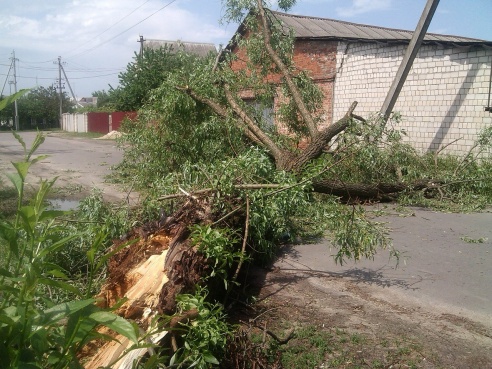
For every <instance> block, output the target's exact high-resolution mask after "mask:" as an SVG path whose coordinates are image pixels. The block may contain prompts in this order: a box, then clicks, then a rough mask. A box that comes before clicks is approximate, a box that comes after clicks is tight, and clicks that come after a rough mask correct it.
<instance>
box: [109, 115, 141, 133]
mask: <svg viewBox="0 0 492 369" xmlns="http://www.w3.org/2000/svg"><path fill="white" fill-rule="evenodd" d="M125 118H128V119H130V120H134V119H136V118H137V113H136V112H134V111H115V112H113V113H111V130H112V131H119V130H120V126H121V122H122V121H123V120H124V119H125Z"/></svg>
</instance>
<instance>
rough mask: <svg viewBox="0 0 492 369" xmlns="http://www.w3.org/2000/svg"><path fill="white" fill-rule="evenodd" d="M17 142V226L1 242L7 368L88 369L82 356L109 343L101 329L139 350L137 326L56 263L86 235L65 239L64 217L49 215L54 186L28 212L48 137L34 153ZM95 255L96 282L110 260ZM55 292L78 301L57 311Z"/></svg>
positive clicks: (1, 348) (2, 232) (5, 224)
mask: <svg viewBox="0 0 492 369" xmlns="http://www.w3.org/2000/svg"><path fill="white" fill-rule="evenodd" d="M14 135H15V137H16V138H17V140H18V141H19V143H20V144H21V145H22V146H23V148H24V159H23V160H22V161H19V162H14V163H13V166H14V168H15V169H16V173H13V174H8V177H9V179H10V180H11V182H12V183H13V185H14V187H15V190H16V192H17V196H18V206H17V212H16V217H15V221H14V222H11V221H8V220H3V219H2V220H0V240H1V241H2V242H3V243H5V244H6V245H7V256H6V258H5V259H4V260H0V263H1V264H0V292H1V295H0V296H1V298H0V337H1V339H0V357H1V358H2V359H1V362H0V367H1V368H18V367H19V368H20V367H23V368H28V367H29V368H68V367H70V368H81V364H80V363H79V361H78V358H77V353H78V352H79V351H80V349H81V348H82V347H84V346H85V345H86V344H87V343H88V342H90V341H92V340H95V339H101V338H102V339H106V340H107V339H110V338H109V337H107V336H102V335H101V334H99V333H98V332H97V331H96V328H97V327H98V326H99V325H105V326H107V327H108V328H110V329H112V330H114V331H116V332H118V333H120V334H121V335H123V336H125V337H127V338H128V339H130V340H131V341H133V342H134V343H135V344H137V343H138V336H137V333H138V328H137V327H136V326H134V325H133V324H131V323H130V322H128V321H126V320H124V319H123V318H121V317H119V316H117V315H115V314H113V313H112V312H111V311H109V310H103V309H100V308H98V307H97V306H96V305H95V300H94V299H92V298H89V295H90V294H89V293H86V294H84V293H83V291H82V290H80V289H79V288H76V287H75V286H74V285H72V284H71V283H70V281H69V280H68V277H67V275H66V273H65V270H64V269H63V268H62V267H60V266H59V265H57V264H55V263H53V262H50V260H49V257H50V255H52V254H53V253H56V252H57V251H58V250H60V249H62V248H64V247H65V246H66V244H67V243H69V242H71V241H73V240H75V239H77V238H78V236H79V235H78V234H77V233H72V234H70V235H68V236H63V232H61V231H60V230H61V229H62V228H63V226H61V225H60V224H59V223H58V222H57V219H58V218H59V217H60V216H62V215H65V212H63V211H57V210H50V209H48V208H47V205H46V196H47V195H48V193H49V190H50V189H51V188H52V186H53V184H54V182H55V179H54V180H43V181H41V183H40V186H39V189H38V191H37V193H35V195H34V197H33V199H32V200H31V201H30V203H29V204H28V205H24V202H23V197H24V187H25V179H26V175H27V173H28V170H29V167H30V166H31V165H32V164H35V163H36V162H37V161H39V160H41V159H43V156H38V157H33V154H34V153H35V151H36V149H37V148H38V147H39V146H40V145H41V144H42V142H43V141H44V137H43V136H42V135H41V134H38V135H37V136H36V138H35V140H34V142H33V144H32V146H31V148H30V149H28V148H27V147H26V145H25V143H24V141H23V140H22V138H21V137H20V136H19V135H17V134H16V133H15V132H14ZM102 238H103V237H101V238H100V239H102ZM99 247H100V242H95V243H94V244H93V245H92V247H91V250H97V249H98V248H99ZM95 254H96V252H95V251H94V252H92V253H90V252H89V253H88V256H89V258H90V266H91V268H90V274H91V275H94V274H95V273H97V271H98V269H100V268H101V267H102V264H103V262H104V258H102V259H101V260H99V261H98V260H96V259H95V258H94V255H95ZM89 283H92V281H91V279H89ZM53 289H54V290H59V291H66V293H68V294H70V295H71V296H75V297H76V298H75V299H74V300H73V301H71V302H66V301H64V302H60V303H54V302H53V299H52V298H51V297H52V296H51V291H52V290H53ZM90 290H91V288H90V287H89V288H87V291H90ZM46 291H48V293H46Z"/></svg>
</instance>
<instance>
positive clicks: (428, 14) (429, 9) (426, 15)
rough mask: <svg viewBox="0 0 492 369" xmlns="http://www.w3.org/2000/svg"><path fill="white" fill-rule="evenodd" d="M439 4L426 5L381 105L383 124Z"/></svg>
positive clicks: (429, 0)
mask: <svg viewBox="0 0 492 369" xmlns="http://www.w3.org/2000/svg"><path fill="white" fill-rule="evenodd" d="M437 5H439V0H427V4H426V5H425V8H424V11H423V12H422V15H421V16H420V20H419V23H418V24H417V28H416V29H415V32H414V33H413V36H412V39H411V40H410V43H409V45H408V48H407V51H406V52H405V55H404V56H403V60H402V62H401V64H400V67H399V68H398V72H396V76H395V79H394V80H393V83H392V85H391V87H390V89H389V91H388V95H387V96H386V99H385V100H384V103H383V106H382V107H381V116H382V117H383V122H384V123H383V125H386V122H387V121H388V118H389V116H390V114H391V112H392V111H393V108H394V107H395V104H396V100H398V96H399V95H400V91H401V89H402V87H403V84H404V83H405V80H406V79H407V76H408V73H409V72H410V68H412V64H413V61H414V60H415V57H416V56H417V53H418V51H419V49H420V45H422V40H423V39H424V36H425V34H426V32H427V29H428V28H429V25H430V22H431V20H432V17H433V16H434V13H435V12H436V9H437Z"/></svg>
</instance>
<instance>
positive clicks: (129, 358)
mask: <svg viewBox="0 0 492 369" xmlns="http://www.w3.org/2000/svg"><path fill="white" fill-rule="evenodd" d="M211 220H212V219H211V212H210V206H209V204H208V202H207V199H200V200H197V199H192V198H190V199H189V200H188V201H187V202H186V203H185V205H184V206H183V207H182V208H181V209H180V210H179V211H178V212H177V213H176V214H174V215H173V216H172V217H161V219H160V220H159V221H158V222H151V223H149V224H146V225H145V226H143V227H141V228H140V229H136V230H134V231H133V232H132V233H131V234H130V235H129V236H128V237H127V238H128V239H130V240H132V239H138V241H137V242H134V243H130V244H129V245H128V246H127V247H125V248H123V249H122V250H121V251H119V252H118V253H117V254H115V255H114V256H113V257H112V258H111V260H110V262H109V267H108V269H109V270H108V272H109V277H108V281H107V283H106V284H105V285H104V286H103V287H102V289H101V293H100V294H99V295H98V297H99V299H100V302H99V304H100V305H101V306H104V307H111V306H113V305H115V304H116V303H117V302H118V301H119V300H121V299H122V298H126V299H127V301H126V302H125V303H124V304H123V305H122V306H121V307H119V308H118V309H117V310H116V313H117V314H118V315H120V316H122V317H124V318H126V319H131V320H133V321H134V322H135V323H137V324H138V326H139V328H140V330H141V331H142V332H148V331H149V330H150V329H152V328H153V327H151V322H152V320H153V318H155V317H156V316H157V315H159V314H165V315H172V314H174V313H175V312H176V295H177V294H180V293H192V292H193V290H194V288H195V286H196V285H197V284H199V283H200V282H201V281H202V278H203V277H204V276H205V274H206V273H207V271H208V264H207V260H206V259H205V257H204V256H203V255H202V254H199V253H197V251H196V248H194V247H192V245H191V244H190V242H189V240H188V237H189V227H190V225H193V224H197V223H201V224H203V223H209V222H211ZM121 242H122V241H121V240H118V241H117V242H115V245H114V247H118V246H119V245H120V244H121ZM172 324H173V320H171V321H170V323H169V329H170V330H172V329H173V327H172ZM103 333H105V334H110V333H109V332H107V331H105V332H103ZM167 334H168V332H166V331H165V330H164V331H162V330H160V331H159V332H158V333H156V334H151V335H150V336H149V337H148V339H147V342H146V343H152V344H159V343H160V342H161V341H162V340H163V339H164V338H165V336H166V335H167ZM113 337H114V338H115V341H111V342H106V343H101V344H100V345H92V346H91V347H88V348H86V349H85V351H84V352H83V353H82V356H83V357H84V358H85V362H86V364H85V368H86V369H96V368H99V367H112V368H116V369H126V368H132V365H134V361H135V360H138V359H139V358H141V357H142V356H144V355H145V354H147V352H149V350H152V349H147V348H140V349H136V350H130V348H131V346H132V345H133V343H132V342H130V341H128V340H127V339H126V338H124V337H122V336H120V335H116V334H114V335H113ZM171 342H172V341H171Z"/></svg>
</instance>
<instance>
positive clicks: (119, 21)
mask: <svg viewBox="0 0 492 369" xmlns="http://www.w3.org/2000/svg"><path fill="white" fill-rule="evenodd" d="M149 1H150V0H147V1H145V2H144V3H142V4H141V5H139V6H138V7H136V8H135V9H133V10H132V11H131V12H130V13H128V14H127V15H125V16H124V17H123V18H121V19H120V20H118V21H117V22H115V23H113V24H112V25H111V26H109V27H108V28H106V29H105V30H104V31H102V32H100V33H99V34H97V35H96V36H94V38H97V37H99V36H102V35H103V34H105V33H106V32H107V31H109V30H110V29H111V28H113V27H114V26H116V25H117V24H118V23H121V22H122V21H123V20H125V19H126V18H128V17H129V16H130V15H132V14H133V13H135V12H136V11H137V10H138V9H140V8H141V7H142V6H144V5H145V4H147V3H148V2H149ZM90 42H92V40H88V41H86V42H84V43H83V44H81V45H79V46H77V47H76V48H75V49H72V50H70V51H69V52H68V54H69V55H70V53H73V52H74V51H76V50H78V49H80V48H81V47H82V46H85V45H87V44H88V43H90Z"/></svg>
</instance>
